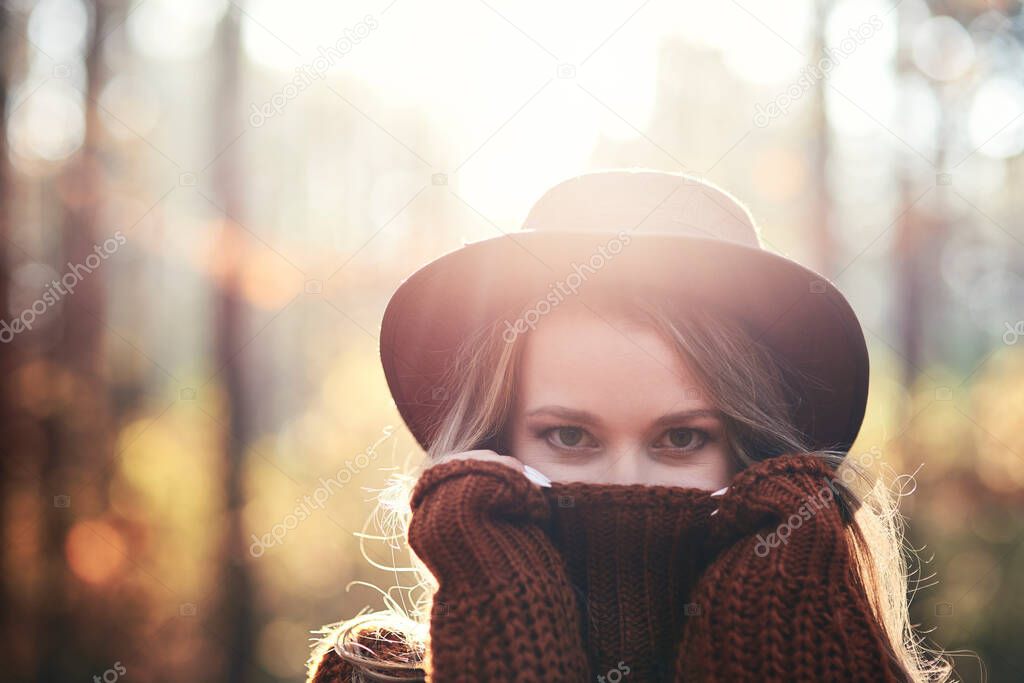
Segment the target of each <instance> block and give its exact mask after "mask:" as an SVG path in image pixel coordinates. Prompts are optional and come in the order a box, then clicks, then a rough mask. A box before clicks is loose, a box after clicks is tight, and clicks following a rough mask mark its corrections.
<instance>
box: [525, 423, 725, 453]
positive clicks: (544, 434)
mask: <svg viewBox="0 0 1024 683" xmlns="http://www.w3.org/2000/svg"><path fill="white" fill-rule="evenodd" d="M561 429H579V430H580V431H582V432H583V433H584V435H585V436H591V435H590V432H588V431H587V430H586V429H584V428H583V427H580V426H579V425H556V426H554V427H547V428H545V429H542V430H540V431H539V432H537V436H538V437H540V438H542V439H544V440H545V441H546V442H547V443H548V444H550V445H551V446H552V447H554V448H557V449H559V450H563V451H577V452H578V451H583V450H587V448H590V447H587V446H584V447H579V446H563V445H561V444H557V443H554V442H553V441H552V439H551V437H552V435H553V434H555V433H557V432H558V431H559V430H561ZM673 431H688V432H693V433H695V434H696V435H697V437H698V445H697V446H685V447H684V446H668V447H660V448H659V450H675V451H685V452H690V451H697V450H700V449H701V448H704V447H705V446H707V445H708V444H709V443H711V442H712V441H713V439H712V437H711V434H709V433H708V432H706V431H705V430H703V429H697V428H696V427H673V428H672V429H667V430H665V432H664V433H663V434H662V435H661V437H660V438H659V441H660V440H661V439H662V438H665V437H666V436H668V434H669V433H670V432H673ZM591 438H593V437H592V436H591Z"/></svg>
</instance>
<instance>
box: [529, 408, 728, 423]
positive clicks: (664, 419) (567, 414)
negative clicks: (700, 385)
mask: <svg viewBox="0 0 1024 683" xmlns="http://www.w3.org/2000/svg"><path fill="white" fill-rule="evenodd" d="M537 415H550V416H552V417H557V418H561V419H563V420H569V421H572V422H579V423H581V424H588V425H597V424H600V423H601V419H600V418H599V417H598V416H597V415H595V414H594V413H591V412H588V411H586V410H576V409H574V408H566V407H565V406H555V405H552V406H541V407H539V408H535V409H533V410H531V411H530V412H528V413H526V417H535V416H537ZM700 417H704V418H710V419H715V420H720V419H722V417H723V415H722V411H720V410H714V409H711V408H695V409H693V410H680V411H678V412H675V413H669V414H667V415H662V416H661V417H659V418H658V419H657V420H655V421H654V425H655V426H664V425H668V424H672V423H675V422H683V421H685V420H692V419H694V418H700Z"/></svg>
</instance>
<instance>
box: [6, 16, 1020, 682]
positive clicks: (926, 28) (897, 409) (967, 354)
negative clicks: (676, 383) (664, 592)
mask: <svg viewBox="0 0 1024 683" xmlns="http://www.w3.org/2000/svg"><path fill="white" fill-rule="evenodd" d="M0 31H2V40H0V45H2V79H0V108H2V117H0V118H2V121H3V124H4V125H3V126H2V127H0V130H2V136H0V137H2V150H0V151H2V154H0V192H2V196H0V207H2V211H0V233H2V239H0V250H2V257H0V306H2V308H3V310H2V311H0V313H2V315H0V318H2V324H0V366H2V378H3V385H2V387H3V391H2V395H0V429H2V439H3V440H2V443H3V448H4V458H3V465H2V467H3V471H2V488H3V494H2V505H0V530H2V539H0V553H2V557H0V562H2V567H3V571H2V579H3V582H2V592H3V594H2V602H3V609H2V614H0V619H2V625H0V629H2V631H0V641H2V643H3V646H2V647H3V652H4V654H3V656H2V661H3V674H2V676H0V677H2V678H3V679H4V680H12V681H46V682H49V681H72V680H94V677H96V676H98V677H99V679H97V680H104V681H107V682H108V683H110V682H111V681H115V680H118V679H119V678H120V677H127V678H128V679H129V680H131V681H134V682H135V683H143V682H145V681H230V682H241V681H254V682H268V683H269V682H271V681H297V680H301V679H302V678H303V675H304V661H305V659H306V657H307V653H308V646H309V639H310V636H311V633H310V632H311V631H312V630H314V629H316V628H317V627H319V626H320V625H322V624H325V623H328V622H332V621H336V620H339V619H341V618H344V617H349V616H352V615H354V614H356V613H357V612H358V611H359V610H361V609H363V608H364V607H366V606H370V607H372V608H374V609H378V608H381V607H383V605H384V603H383V598H382V596H381V594H380V593H379V592H378V591H377V590H375V589H374V588H372V587H371V586H368V585H363V584H360V583H356V584H352V582H353V581H365V582H368V583H369V584H373V585H375V586H379V587H382V588H383V589H387V587H389V586H391V585H393V584H396V583H399V582H400V581H401V577H396V576H395V575H394V574H389V573H387V572H385V571H380V570H377V569H373V568H372V567H371V566H370V564H369V563H368V561H367V559H366V558H365V557H364V556H363V551H362V550H361V548H360V544H359V539H358V538H357V536H356V534H357V533H358V532H360V531H361V530H362V528H363V526H364V523H365V522H366V520H367V518H368V516H369V515H370V513H371V512H372V509H373V502H374V496H375V492H376V491H378V490H380V489H382V488H383V487H384V486H385V485H386V483H387V481H388V480H389V478H391V477H392V476H394V475H395V474H396V473H399V472H401V471H403V470H404V469H405V468H407V467H408V466H410V464H414V463H415V462H416V460H417V459H418V458H419V457H421V455H422V454H421V452H420V451H419V450H418V449H417V447H416V445H415V442H414V441H413V440H412V438H411V437H410V436H409V435H408V433H407V432H406V431H405V428H404V426H403V425H402V423H401V421H400V419H399V417H398V415H397V412H396V410H395V408H394V406H393V404H392V402H391V400H390V395H389V394H388V390H387V387H386V384H385V381H384V377H383V374H382V372H381V370H380V367H379V358H378V352H377V334H378V329H379V327H378V326H379V322H380V317H381V314H382V312H383V309H384V306H385V304H386V302H387V299H388V296H389V295H390V293H391V292H392V291H393V290H394V289H395V287H396V286H397V285H398V283H399V282H400V281H401V279H402V278H403V277H405V276H406V275H408V274H409V273H410V272H412V270H414V269H415V268H416V267H418V266H419V265H421V264H423V263H425V262H426V261H428V260H430V259H432V258H434V257H436V256H439V255H440V254H442V253H445V252H447V251H450V250H452V249H455V248H457V247H458V246H460V245H461V244H462V243H463V242H464V241H472V240H478V239H483V238H487V237H491V236H494V235H497V234H500V233H501V232H508V231H511V230H514V229H517V228H518V227H519V224H520V223H521V221H522V219H523V218H524V217H525V213H526V211H527V209H528V208H529V205H530V204H531V203H532V202H533V201H534V200H535V199H536V198H537V197H538V196H539V194H540V193H541V192H542V190H543V189H544V188H546V187H548V186H550V185H552V184H554V183H555V182H558V181H559V180H562V179H564V178H566V177H569V176H571V175H576V174H578V173H582V172H585V171H587V170H591V169H596V168H606V167H614V166H619V167H622V166H646V167H653V168H659V169H664V170H674V171H688V172H691V173H698V174H701V175H705V176H707V177H708V178H709V179H711V180H712V181H714V182H717V183H719V184H721V185H723V186H724V187H725V188H727V189H728V190H730V191H732V192H733V193H735V194H736V195H738V196H739V197H740V198H742V199H743V200H745V201H747V202H748V203H749V204H750V206H751V208H752V210H753V212H754V214H755V216H757V217H758V219H759V221H760V223H761V224H762V226H763V231H764V238H765V240H766V241H767V244H768V246H769V248H771V249H773V250H775V251H777V252H780V253H784V254H786V255H788V256H790V257H792V258H794V259H796V260H799V261H801V262H803V263H805V264H807V265H809V266H811V267H814V268H816V269H818V270H820V271H821V272H823V273H824V274H825V275H827V276H828V277H829V278H830V279H832V280H834V281H835V282H836V283H837V284H838V285H839V287H840V289H842V290H843V291H844V292H845V293H846V294H847V296H848V298H849V299H850V301H851V303H852V304H853V306H854V308H855V309H856V310H857V312H858V314H859V316H860V317H861V319H862V321H863V324H864V328H865V333H866V334H867V336H868V341H869V345H870V353H871V359H872V376H871V394H870V402H869V407H868V415H867V419H866V422H865V425H864V428H863V430H862V432H861V437H860V439H859V440H858V442H857V443H856V444H855V446H854V449H853V451H854V452H855V453H873V454H875V455H876V456H880V459H879V463H883V462H884V464H885V466H886V467H889V468H891V469H892V471H894V472H897V473H902V474H906V475H908V476H907V477H906V478H905V479H904V480H902V481H903V483H905V484H906V487H905V488H906V489H907V490H908V491H909V490H910V489H914V491H913V493H912V494H910V495H907V496H906V497H905V498H904V499H903V503H902V510H903V512H904V513H905V514H906V515H907V517H908V519H909V525H910V526H909V535H910V540H911V542H912V544H913V545H914V546H915V547H918V548H922V549H923V550H922V553H921V556H922V558H923V559H924V560H928V562H926V563H925V564H923V565H922V566H921V567H920V568H919V573H918V578H919V579H920V586H921V587H920V590H919V591H918V592H917V593H916V595H915V597H914V601H913V604H912V611H913V620H914V621H915V622H916V623H918V624H920V626H921V629H922V630H923V631H924V632H925V633H926V634H927V635H928V636H929V637H930V638H931V639H932V641H934V642H935V643H937V644H938V645H940V646H942V647H944V648H947V649H949V650H952V651H956V652H958V653H959V654H957V656H956V657H955V661H956V663H957V667H958V670H959V675H960V676H961V677H962V678H963V679H964V680H967V681H978V680H982V677H983V676H984V675H986V674H987V675H988V677H989V680H993V681H1010V680H1020V678H1019V676H1020V671H1022V670H1024V650H1022V648H1021V643H1022V642H1024V543H1022V538H1024V440H1022V438H1021V437H1022V435H1024V382H1022V379H1024V308H1022V302H1024V279H1022V275H1024V248H1022V247H1024V193H1022V192H1021V189H1022V181H1024V158H1022V152H1024V17H1022V14H1021V7H1020V4H1019V3H1017V2H998V1H995V0H990V1H983V0H972V1H967V0H962V1H960V2H923V1H922V0H902V1H899V0H892V1H887V2H876V1H873V0H859V1H856V2H855V1H853V0H845V1H842V2H838V1H836V2H833V1H829V0H786V1H783V2H771V3H754V2H722V3H698V2H692V1H687V2H665V1H663V0H654V1H648V2H641V1H640V0H630V1H629V2H608V3H583V2H578V1H575V0H574V1H571V2H558V3H549V2H545V3H541V2H526V3H524V2H497V1H494V0H489V1H488V2H483V1H482V0H481V1H476V0H461V1H453V2H442V3H428V4H425V5H424V4H421V3H414V2H410V1H408V0H393V1H391V0H382V1H380V2H329V1H327V0H307V1H304V2H284V1H283V0H244V1H242V0H239V1H238V2H228V1H227V0H95V1H89V0H35V1H34V0H8V2H6V3H5V4H4V8H3V13H2V26H0ZM453 305H458V302H453ZM360 454H362V457H359V456H360ZM344 472H348V474H344ZM909 475H913V478H912V479H911V477H910V476H909ZM332 480H333V483H334V484H335V485H331V484H332ZM325 487H326V488H325ZM325 490H326V491H327V493H326V495H325V494H324V491H325ZM310 501H312V502H310ZM300 512H301V514H300ZM267 541H269V542H267ZM387 555H388V552H387V549H385V552H384V555H383V556H382V557H380V558H378V559H381V560H382V561H385V562H387V561H389V560H390V558H389V557H388V556H387ZM397 557H398V560H399V561H400V562H401V561H402V560H403V555H402V554H401V553H399V554H398V556H397ZM851 654H855V653H851Z"/></svg>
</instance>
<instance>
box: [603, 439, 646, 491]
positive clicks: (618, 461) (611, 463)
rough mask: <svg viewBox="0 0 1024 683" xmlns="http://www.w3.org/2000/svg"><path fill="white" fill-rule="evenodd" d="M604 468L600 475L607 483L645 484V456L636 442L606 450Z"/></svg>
mask: <svg viewBox="0 0 1024 683" xmlns="http://www.w3.org/2000/svg"><path fill="white" fill-rule="evenodd" d="M606 465H607V467H606V469H605V472H604V475H603V476H602V477H601V478H602V479H603V480H604V482H605V483H608V484H646V483H647V476H646V475H647V474H648V472H647V458H646V457H644V449H643V447H642V446H640V445H639V444H636V443H632V442H630V443H624V444H622V445H619V446H616V447H615V448H614V449H612V450H610V451H609V452H608V458H607V460H606Z"/></svg>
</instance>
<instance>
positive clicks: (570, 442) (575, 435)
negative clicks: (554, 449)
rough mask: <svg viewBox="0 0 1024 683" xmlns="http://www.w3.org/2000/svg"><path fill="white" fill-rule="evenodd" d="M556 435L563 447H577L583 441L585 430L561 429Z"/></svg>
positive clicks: (556, 431) (557, 430) (577, 428)
mask: <svg viewBox="0 0 1024 683" xmlns="http://www.w3.org/2000/svg"><path fill="white" fill-rule="evenodd" d="M555 434H557V435H558V441H559V443H560V444H561V445H562V446H570V447H572V446H576V445H578V444H579V442H580V441H582V440H583V430H582V429H580V428H579V427H559V428H558V429H556V430H555Z"/></svg>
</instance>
